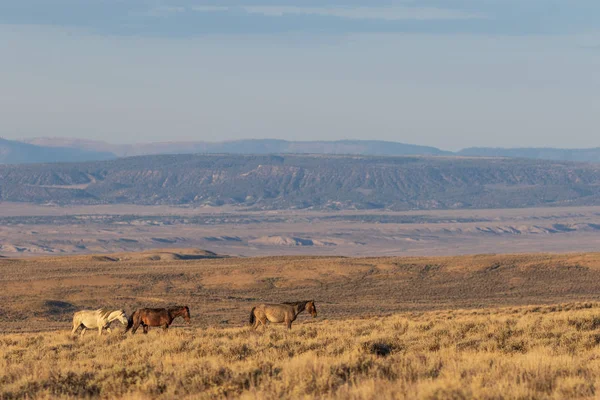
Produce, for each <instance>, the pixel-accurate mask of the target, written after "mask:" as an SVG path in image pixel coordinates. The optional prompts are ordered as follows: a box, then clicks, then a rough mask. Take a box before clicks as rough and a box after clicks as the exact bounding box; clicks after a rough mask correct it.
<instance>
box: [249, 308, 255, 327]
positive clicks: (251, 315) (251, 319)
mask: <svg viewBox="0 0 600 400" xmlns="http://www.w3.org/2000/svg"><path fill="white" fill-rule="evenodd" d="M255 309H256V307H252V310H251V311H250V321H249V322H250V325H254V321H256V316H255V315H254V310H255Z"/></svg>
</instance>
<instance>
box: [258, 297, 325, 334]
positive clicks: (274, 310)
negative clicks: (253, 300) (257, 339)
mask: <svg viewBox="0 0 600 400" xmlns="http://www.w3.org/2000/svg"><path fill="white" fill-rule="evenodd" d="M304 310H306V311H308V312H309V313H310V315H312V316H313V318H315V317H316V316H317V307H316V306H315V301H314V300H306V301H294V302H290V303H282V304H261V305H258V306H256V307H254V308H253V309H252V311H250V325H252V327H253V328H254V329H256V328H258V325H259V324H262V325H264V326H266V325H267V321H269V322H275V323H282V322H285V324H286V325H287V327H288V329H292V322H294V321H295V320H296V317H298V314H300V313H301V312H302V311H304Z"/></svg>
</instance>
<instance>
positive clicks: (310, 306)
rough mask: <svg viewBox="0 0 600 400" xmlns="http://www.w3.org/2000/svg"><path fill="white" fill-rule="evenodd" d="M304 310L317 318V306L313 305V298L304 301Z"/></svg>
mask: <svg viewBox="0 0 600 400" xmlns="http://www.w3.org/2000/svg"><path fill="white" fill-rule="evenodd" d="M306 311H308V312H309V313H310V315H312V317H313V318H317V306H315V301H314V300H311V301H309V302H308V303H306Z"/></svg>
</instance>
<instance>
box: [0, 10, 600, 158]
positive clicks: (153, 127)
mask: <svg viewBox="0 0 600 400" xmlns="http://www.w3.org/2000/svg"><path fill="white" fill-rule="evenodd" d="M598 21H600V1H598V0H399V1H383V0H371V1H369V2H365V1H362V2H359V1H356V0H335V1H325V0H321V1H313V0H303V1H300V0H291V1H289V0H288V1H280V0H255V1H241V0H230V1H229V0H222V1H212V2H209V1H202V0H198V1H194V0H162V1H161V0H86V1H82V0H53V1H48V0H18V1H16V0H0V137H5V138H8V139H24V138H31V137H42V136H46V137H73V138H80V139H93V140H104V141H108V142H114V143H134V142H152V141H181V140H199V141H222V140H235V139H245V138H277V139H287V140H338V139H379V140H391V141H397V142H404V143H414V144H422V145H430V146H436V147H439V148H442V149H447V150H457V149H460V148H464V147H471V146H493V147H527V146H536V147H567V148H584V147H599V146H600V24H599V23H598Z"/></svg>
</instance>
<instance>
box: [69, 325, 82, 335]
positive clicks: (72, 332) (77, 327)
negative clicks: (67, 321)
mask: <svg viewBox="0 0 600 400" xmlns="http://www.w3.org/2000/svg"><path fill="white" fill-rule="evenodd" d="M80 327H81V324H79V325H76V326H74V327H73V330H72V331H71V335H73V336H74V335H75V332H77V329H79V328H80Z"/></svg>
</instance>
